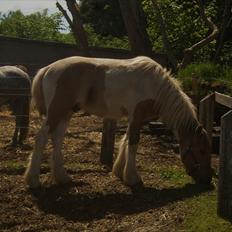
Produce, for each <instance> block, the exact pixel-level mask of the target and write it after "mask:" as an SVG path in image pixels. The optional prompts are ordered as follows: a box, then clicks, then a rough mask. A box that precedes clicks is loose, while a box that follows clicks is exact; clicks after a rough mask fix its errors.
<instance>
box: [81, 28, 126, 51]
mask: <svg viewBox="0 0 232 232" xmlns="http://www.w3.org/2000/svg"><path fill="white" fill-rule="evenodd" d="M85 30H86V32H87V37H88V42H89V44H90V45H91V46H95V47H109V48H120V49H129V43H128V39H127V37H126V36H122V37H120V38H119V37H113V36H112V35H108V36H102V35H99V34H97V33H96V32H95V31H94V29H93V28H92V27H91V26H90V25H85Z"/></svg>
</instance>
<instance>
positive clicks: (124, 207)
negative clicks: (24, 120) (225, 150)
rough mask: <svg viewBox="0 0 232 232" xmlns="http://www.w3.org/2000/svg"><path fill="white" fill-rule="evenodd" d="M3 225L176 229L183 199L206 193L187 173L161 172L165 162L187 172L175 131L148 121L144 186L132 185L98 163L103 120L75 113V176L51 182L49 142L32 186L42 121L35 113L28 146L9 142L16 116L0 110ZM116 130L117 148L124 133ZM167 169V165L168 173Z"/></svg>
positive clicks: (71, 151)
mask: <svg viewBox="0 0 232 232" xmlns="http://www.w3.org/2000/svg"><path fill="white" fill-rule="evenodd" d="M0 119H1V120H0V129H1V133H0V231H36V232H38V231H43V232H44V231H99V232H104V231H110V232H111V231H112V232H113V231H115V232H116V231H118V232H119V231H122V232H124V231H137V232H143V231H144V232H148V231H165V232H167V231H169V232H170V231H176V228H178V225H179V224H181V223H182V222H183V220H184V218H185V214H186V212H187V211H188V209H187V206H186V205H185V203H184V199H188V198H192V197H194V196H197V195H199V194H201V193H202V190H201V189H199V188H198V187H196V186H195V185H194V184H192V182H191V179H190V178H188V177H187V176H185V174H183V175H184V176H183V178H184V181H186V183H184V184H183V183H180V184H175V183H174V182H167V181H165V178H162V175H161V174H160V172H159V170H160V168H161V167H167V168H169V167H172V168H174V169H177V170H180V173H184V169H183V166H182V164H181V161H180V158H179V155H178V154H176V153H175V152H174V150H173V147H174V144H176V141H175V140H174V139H173V137H172V136H164V135H161V136H157V135H154V134H151V131H150V130H149V128H148V126H147V125H145V126H144V128H143V130H142V133H141V142H140V147H139V150H138V156H137V160H138V163H137V164H138V169H139V172H140V174H141V176H142V179H143V182H144V187H143V188H142V187H141V188H137V189H131V188H129V187H126V186H124V185H123V184H122V183H121V181H120V180H118V179H116V178H115V177H113V176H112V175H111V173H110V172H109V171H107V169H106V168H105V167H103V166H102V165H101V164H100V162H99V154H100V147H101V130H102V120H101V119H99V118H97V117H94V116H86V115H83V113H78V114H75V115H74V117H73V118H72V120H71V123H70V126H69V130H68V132H67V136H66V139H65V143H64V146H63V153H64V159H65V166H66V169H67V170H68V173H69V174H70V175H71V177H72V180H73V182H72V183H71V184H69V185H66V186H56V185H52V184H51V183H50V182H49V176H50V170H49V167H48V159H49V155H50V153H51V144H48V146H47V149H46V151H45V154H44V157H43V165H42V168H41V182H42V187H41V188H40V189H38V190H36V191H30V190H29V189H27V188H26V187H25V185H24V182H23V178H22V176H23V173H24V171H25V166H26V163H27V159H28V156H29V154H30V153H31V151H32V147H33V144H34V137H35V134H36V132H37V130H38V128H39V125H40V120H39V118H38V117H37V116H36V115H35V114H33V115H32V117H31V125H30V134H29V138H28V140H27V145H28V146H26V147H24V149H19V148H16V149H9V148H8V147H7V146H6V144H7V143H8V142H9V140H10V138H11V135H12V133H13V128H14V121H13V118H12V117H11V116H10V115H9V114H8V113H1V116H0ZM125 129H126V127H125V124H124V123H123V122H121V123H120V124H119V126H118V129H117V134H116V146H115V152H117V145H118V142H119V139H120V138H121V137H122V135H123V133H124V132H125ZM163 173H164V172H163Z"/></svg>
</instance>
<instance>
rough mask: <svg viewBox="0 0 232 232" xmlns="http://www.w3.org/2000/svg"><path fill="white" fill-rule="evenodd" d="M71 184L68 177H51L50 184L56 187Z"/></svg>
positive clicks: (70, 179)
mask: <svg viewBox="0 0 232 232" xmlns="http://www.w3.org/2000/svg"><path fill="white" fill-rule="evenodd" d="M71 182H72V178H71V177H70V176H68V175H63V176H60V177H59V178H58V177H52V183H54V184H58V185H66V184H69V183H71Z"/></svg>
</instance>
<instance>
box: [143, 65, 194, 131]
mask: <svg viewBox="0 0 232 232" xmlns="http://www.w3.org/2000/svg"><path fill="white" fill-rule="evenodd" d="M149 64H150V65H146V66H145V69H146V70H150V71H151V72H152V75H153V81H154V82H153V84H154V89H155V91H154V99H155V102H156V103H157V104H158V105H159V106H158V107H159V116H160V117H161V119H162V120H163V121H164V122H165V123H166V124H167V125H168V126H169V127H170V128H172V129H176V130H179V129H190V128H193V127H194V126H196V122H197V115H196V109H195V106H194V105H193V103H192V101H191V99H190V98H189V97H188V96H187V95H186V94H185V93H184V92H183V90H182V89H181V86H180V83H179V81H177V80H176V79H175V78H173V77H172V75H171V73H170V72H169V71H167V69H165V68H163V67H162V66H160V65H159V64H158V63H156V62H151V63H150V62H149ZM149 66H150V67H149Z"/></svg>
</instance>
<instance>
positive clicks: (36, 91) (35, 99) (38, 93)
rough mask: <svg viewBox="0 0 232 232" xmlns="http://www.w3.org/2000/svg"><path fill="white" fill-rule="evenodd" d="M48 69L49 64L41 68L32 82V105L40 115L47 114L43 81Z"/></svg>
mask: <svg viewBox="0 0 232 232" xmlns="http://www.w3.org/2000/svg"><path fill="white" fill-rule="evenodd" d="M48 69H49V66H47V67H45V68H42V69H40V70H39V71H38V73H37V74H36V76H35V78H34V80H33V82H32V88H31V95H32V105H33V106H35V107H36V109H37V110H38V111H39V114H40V115H46V105H45V100H44V93H43V86H42V81H43V78H44V75H45V74H46V72H47V70H48Z"/></svg>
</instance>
